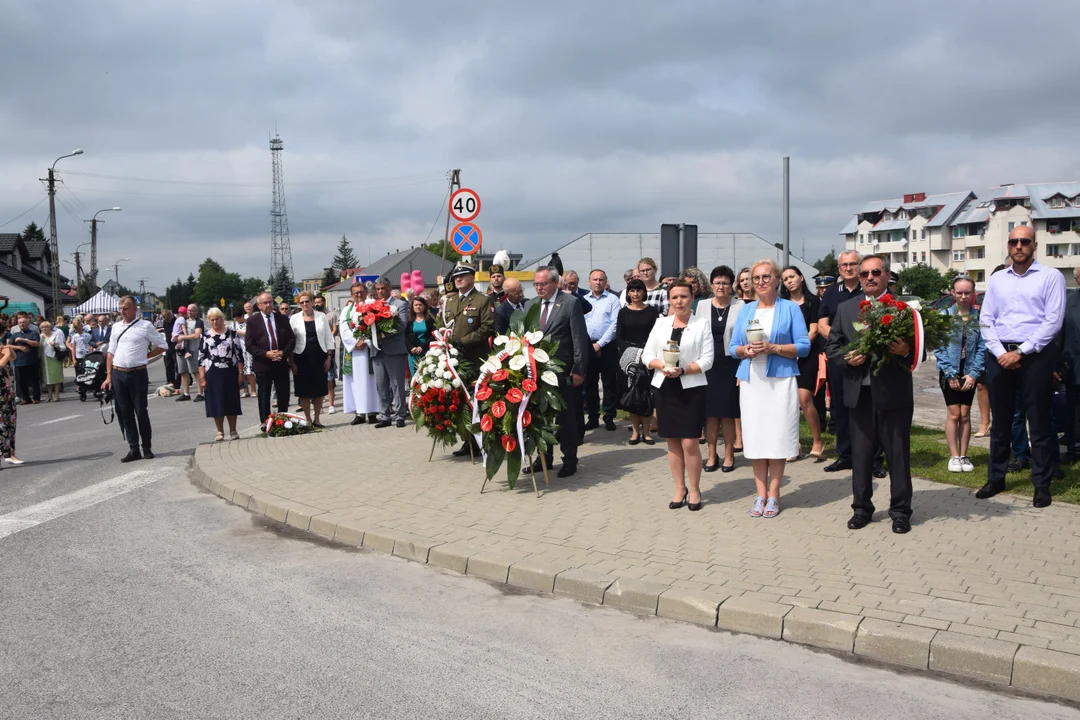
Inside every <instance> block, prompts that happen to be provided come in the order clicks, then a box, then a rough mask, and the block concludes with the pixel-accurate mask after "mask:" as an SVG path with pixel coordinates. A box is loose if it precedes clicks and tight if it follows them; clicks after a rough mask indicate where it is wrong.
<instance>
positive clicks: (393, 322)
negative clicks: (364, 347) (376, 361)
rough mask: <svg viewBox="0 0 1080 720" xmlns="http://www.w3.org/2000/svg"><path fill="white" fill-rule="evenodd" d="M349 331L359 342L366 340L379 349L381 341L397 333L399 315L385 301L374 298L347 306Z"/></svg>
mask: <svg viewBox="0 0 1080 720" xmlns="http://www.w3.org/2000/svg"><path fill="white" fill-rule="evenodd" d="M345 309H346V312H348V313H349V315H348V317H349V329H350V330H352V333H353V337H355V338H356V339H357V340H365V341H368V342H370V343H371V344H372V346H373V347H374V348H375V349H376V350H378V349H379V339H380V338H384V337H386V336H387V335H393V334H394V333H395V332H397V323H398V319H397V315H396V314H395V313H394V308H392V307H390V304H389V303H388V302H386V301H385V300H380V299H378V298H374V299H372V300H364V301H363V302H357V303H352V304H351V305H346V306H345Z"/></svg>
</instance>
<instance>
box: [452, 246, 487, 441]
mask: <svg viewBox="0 0 1080 720" xmlns="http://www.w3.org/2000/svg"><path fill="white" fill-rule="evenodd" d="M450 279H452V280H453V281H454V289H455V290H457V293H456V294H453V295H448V296H447V298H446V302H445V304H444V305H443V311H442V313H441V314H440V316H439V326H440V327H449V328H452V334H451V336H450V339H451V341H452V342H453V343H454V344H455V345H456V346H457V347H458V349H459V350H460V351H461V354H462V356H464V358H465V359H466V360H468V361H469V363H470V364H471V365H472V368H473V369H472V373H473V374H472V377H466V376H464V375H463V376H462V379H463V380H464V381H465V382H468V383H472V382H475V381H476V374H477V373H479V371H480V365H481V364H482V363H483V362H484V361H485V360H487V358H488V355H490V353H491V339H492V338H493V337H495V306H496V305H497V304H498V303H497V302H496V301H495V299H494V298H493V297H492V296H491V295H484V294H483V293H481V292H480V291H479V290H477V289H476V270H475V269H474V268H473V267H471V266H469V265H464V264H460V265H458V266H457V267H455V268H454V271H453V272H452V273H450ZM469 443H472V444H473V448H472V452H473V454H474V455H479V453H480V448H478V447H477V446H476V443H475V441H474V440H473V439H472V438H469V440H468V442H466V443H465V444H464V445H462V446H461V448H460V449H458V450H455V451H454V456H455V457H464V456H466V455H469Z"/></svg>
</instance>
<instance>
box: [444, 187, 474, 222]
mask: <svg viewBox="0 0 1080 720" xmlns="http://www.w3.org/2000/svg"><path fill="white" fill-rule="evenodd" d="M450 214H451V215H452V216H453V217H454V219H455V220H457V221H458V222H469V221H471V220H473V219H475V218H476V216H477V215H479V214H480V196H479V195H477V194H476V191H474V190H470V189H469V188H461V189H460V190H458V191H456V192H455V193H454V194H453V195H451V196H450Z"/></svg>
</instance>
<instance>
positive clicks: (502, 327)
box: [495, 278, 525, 335]
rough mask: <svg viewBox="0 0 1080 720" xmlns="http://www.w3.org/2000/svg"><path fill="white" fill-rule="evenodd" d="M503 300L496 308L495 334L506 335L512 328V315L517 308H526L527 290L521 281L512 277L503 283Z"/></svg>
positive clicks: (522, 309)
mask: <svg viewBox="0 0 1080 720" xmlns="http://www.w3.org/2000/svg"><path fill="white" fill-rule="evenodd" d="M502 291H503V301H502V303H501V304H500V305H499V306H498V307H497V308H495V334H496V335H505V334H506V331H507V330H509V329H510V316H511V315H513V314H514V311H515V310H521V311H522V312H524V310H525V290H524V288H522V287H521V281H520V280H517V279H515V278H510V279H509V280H507V281H505V282H504V283H503V287H502Z"/></svg>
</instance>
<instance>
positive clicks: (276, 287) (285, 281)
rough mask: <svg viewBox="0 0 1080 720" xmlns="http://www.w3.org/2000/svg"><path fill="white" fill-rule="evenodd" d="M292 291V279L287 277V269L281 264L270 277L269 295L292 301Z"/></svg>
mask: <svg viewBox="0 0 1080 720" xmlns="http://www.w3.org/2000/svg"><path fill="white" fill-rule="evenodd" d="M292 291H293V281H292V278H291V277H289V269H288V268H287V267H285V266H284V265H282V266H281V267H279V268H278V271H277V273H275V274H274V276H273V277H272V278H270V295H271V296H272V297H281V298H282V299H283V300H287V301H289V302H292Z"/></svg>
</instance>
